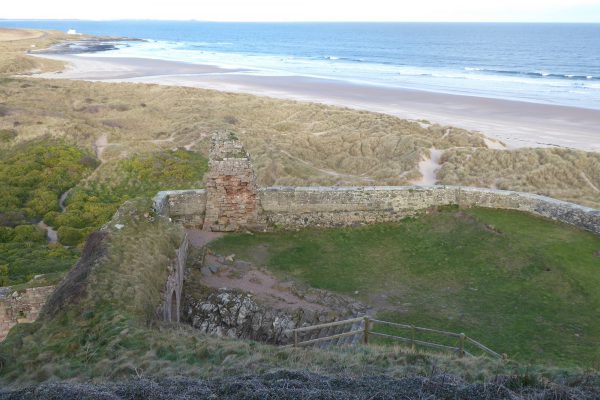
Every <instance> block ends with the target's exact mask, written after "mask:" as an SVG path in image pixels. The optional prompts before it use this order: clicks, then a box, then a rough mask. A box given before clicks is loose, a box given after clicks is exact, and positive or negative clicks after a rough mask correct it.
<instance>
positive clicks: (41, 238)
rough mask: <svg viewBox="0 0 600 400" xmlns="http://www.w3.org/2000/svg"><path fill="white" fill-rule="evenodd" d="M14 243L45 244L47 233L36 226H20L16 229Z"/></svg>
mask: <svg viewBox="0 0 600 400" xmlns="http://www.w3.org/2000/svg"><path fill="white" fill-rule="evenodd" d="M12 241H13V242H45V241H46V231H45V230H44V229H41V228H39V227H37V226H35V225H19V226H16V227H15V228H14V236H13V239H12Z"/></svg>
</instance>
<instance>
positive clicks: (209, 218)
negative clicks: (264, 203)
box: [203, 132, 260, 232]
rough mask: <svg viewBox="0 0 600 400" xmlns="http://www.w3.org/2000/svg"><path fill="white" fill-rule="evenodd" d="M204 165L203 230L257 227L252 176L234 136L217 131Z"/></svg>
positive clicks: (248, 164)
mask: <svg viewBox="0 0 600 400" xmlns="http://www.w3.org/2000/svg"><path fill="white" fill-rule="evenodd" d="M208 166H209V172H208V174H207V180H206V208H205V215H204V224H203V229H204V230H210V231H215V232H233V231H238V230H240V229H245V228H248V229H256V227H257V226H259V225H260V221H259V215H260V212H259V211H260V202H259V197H258V193H257V186H256V175H255V173H254V169H253V168H252V163H251V161H250V156H249V155H248V153H247V152H246V150H245V149H244V148H243V146H242V144H241V143H240V141H239V140H238V139H237V137H236V136H235V134H233V133H229V132H219V133H217V134H215V135H214V136H213V143H212V148H211V151H210V158H209V164H208Z"/></svg>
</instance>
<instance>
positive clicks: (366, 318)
mask: <svg viewBox="0 0 600 400" xmlns="http://www.w3.org/2000/svg"><path fill="white" fill-rule="evenodd" d="M363 335H364V336H363V342H364V343H365V344H369V317H365V330H364V333H363Z"/></svg>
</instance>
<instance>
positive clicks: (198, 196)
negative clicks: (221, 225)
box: [154, 189, 206, 228]
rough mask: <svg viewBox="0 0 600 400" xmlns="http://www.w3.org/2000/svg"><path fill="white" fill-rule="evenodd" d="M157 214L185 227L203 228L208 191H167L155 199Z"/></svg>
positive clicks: (160, 193) (159, 193)
mask: <svg viewBox="0 0 600 400" xmlns="http://www.w3.org/2000/svg"><path fill="white" fill-rule="evenodd" d="M154 210H155V211H156V213H157V214H159V215H162V216H165V217H170V218H171V220H172V221H174V222H179V223H182V224H183V225H185V226H189V227H194V228H202V225H203V224H204V214H205V212H206V190H204V189H196V190H167V191H163V192H158V193H157V195H156V196H155V197H154Z"/></svg>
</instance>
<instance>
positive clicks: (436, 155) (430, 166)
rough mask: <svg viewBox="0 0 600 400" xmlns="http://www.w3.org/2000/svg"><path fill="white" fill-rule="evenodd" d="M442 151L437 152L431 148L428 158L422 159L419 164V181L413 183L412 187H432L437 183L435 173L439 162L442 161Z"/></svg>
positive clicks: (438, 167) (439, 165)
mask: <svg viewBox="0 0 600 400" xmlns="http://www.w3.org/2000/svg"><path fill="white" fill-rule="evenodd" d="M442 154H444V151H443V150H437V149H435V148H431V150H430V151H429V158H425V159H423V160H422V161H421V162H419V172H420V173H421V179H419V180H417V181H413V182H412V183H413V184H414V185H419V186H432V185H435V184H436V182H437V171H438V170H439V169H440V167H441V164H440V161H441V159H442Z"/></svg>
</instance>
